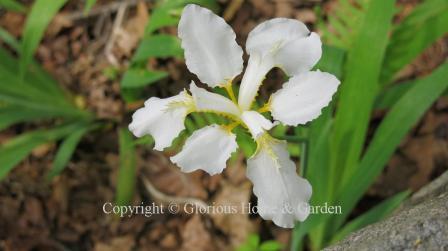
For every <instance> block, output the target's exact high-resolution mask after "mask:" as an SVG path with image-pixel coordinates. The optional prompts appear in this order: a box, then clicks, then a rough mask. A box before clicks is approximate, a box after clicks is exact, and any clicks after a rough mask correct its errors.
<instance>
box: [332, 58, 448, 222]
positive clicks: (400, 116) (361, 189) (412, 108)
mask: <svg viewBox="0 0 448 251" xmlns="http://www.w3.org/2000/svg"><path fill="white" fill-rule="evenodd" d="M447 80H448V63H445V64H443V65H441V66H440V67H439V68H437V69H436V70H435V71H434V72H433V73H432V74H431V75H429V76H428V77H425V78H423V79H419V80H417V81H416V83H415V84H414V85H413V86H412V87H411V88H410V89H409V90H408V91H407V92H406V94H404V95H403V97H401V98H400V100H398V101H397V102H396V104H395V105H394V106H393V107H392V109H391V110H390V111H389V113H388V114H387V115H386V117H385V118H384V119H383V121H382V122H381V124H380V126H379V127H378V129H377V130H376V132H375V135H374V137H373V139H372V142H371V143H370V145H369V147H368V148H367V151H366V153H365V155H364V157H363V158H362V160H361V162H360V164H359V167H358V168H357V169H356V172H355V173H354V174H353V175H352V176H351V178H350V179H349V180H348V182H347V184H345V186H344V187H343V189H342V190H341V192H340V195H339V196H338V200H337V202H338V203H339V205H341V206H342V209H343V210H342V215H341V217H339V219H338V225H339V224H341V223H342V222H343V220H345V218H346V217H347V216H348V213H349V212H350V211H351V210H352V209H353V208H354V207H355V205H356V203H357V201H358V200H359V199H360V198H361V197H362V195H363V194H364V193H365V191H366V190H367V189H368V188H369V186H370V185H371V184H372V183H373V182H374V180H375V178H376V177H378V175H379V174H380V173H381V171H382V170H383V168H384V167H385V165H386V163H387V161H388V160H389V159H390V157H391V156H392V154H393V153H394V151H395V149H396V148H397V147H398V145H399V144H400V142H401V141H402V139H403V137H404V136H405V135H406V134H407V133H408V132H409V130H410V129H411V128H412V126H413V125H414V124H415V123H417V121H418V120H419V119H420V117H421V116H422V115H423V114H424V112H425V111H426V110H427V109H428V108H429V107H430V106H431V104H432V103H433V102H434V101H435V100H436V99H437V98H438V97H439V96H440V95H441V94H442V93H443V92H444V90H446V89H447V88H448V81H447Z"/></svg>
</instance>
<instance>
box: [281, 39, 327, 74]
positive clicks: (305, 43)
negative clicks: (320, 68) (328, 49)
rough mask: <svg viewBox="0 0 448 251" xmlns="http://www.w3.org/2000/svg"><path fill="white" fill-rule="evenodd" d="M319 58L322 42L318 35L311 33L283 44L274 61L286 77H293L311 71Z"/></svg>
mask: <svg viewBox="0 0 448 251" xmlns="http://www.w3.org/2000/svg"><path fill="white" fill-rule="evenodd" d="M321 56H322V42H321V41H320V37H319V35H317V34H316V33H314V32H312V33H311V34H310V35H309V36H308V37H305V38H300V39H296V40H293V41H291V42H289V43H287V44H285V46H283V48H282V49H281V50H279V51H278V53H277V54H276V55H275V59H274V61H275V64H276V66H278V67H280V68H282V70H284V71H285V72H286V74H287V75H288V76H293V75H297V74H299V73H302V72H307V71H309V70H311V68H313V66H314V65H315V64H316V63H317V61H319V59H320V57H321Z"/></svg>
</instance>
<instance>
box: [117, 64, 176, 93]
mask: <svg viewBox="0 0 448 251" xmlns="http://www.w3.org/2000/svg"><path fill="white" fill-rule="evenodd" d="M167 76H168V73H166V72H164V71H149V70H146V69H138V68H130V69H128V71H126V73H125V74H124V76H123V79H122V80H121V87H123V88H138V87H144V86H146V85H150V84H152V83H155V82H157V81H159V80H160V79H163V78H165V77H167Z"/></svg>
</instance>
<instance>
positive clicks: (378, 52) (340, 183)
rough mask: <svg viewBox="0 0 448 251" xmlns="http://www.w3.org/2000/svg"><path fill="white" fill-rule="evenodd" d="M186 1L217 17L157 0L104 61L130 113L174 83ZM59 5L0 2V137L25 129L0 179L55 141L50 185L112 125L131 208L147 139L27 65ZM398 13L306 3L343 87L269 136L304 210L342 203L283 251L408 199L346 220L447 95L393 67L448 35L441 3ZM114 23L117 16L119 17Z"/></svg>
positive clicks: (364, 5) (394, 199)
mask: <svg viewBox="0 0 448 251" xmlns="http://www.w3.org/2000/svg"><path fill="white" fill-rule="evenodd" d="M25 2H30V1H25ZM242 2H243V1H231V3H229V5H232V4H233V5H234V7H235V6H236V9H237V8H238V6H240V5H241V4H242ZM187 3H196V4H200V5H202V6H205V7H208V8H210V9H212V10H213V11H215V12H216V13H222V11H221V10H222V8H221V7H222V4H219V3H218V2H216V1H214V0H191V1H187V0H170V1H158V2H157V3H156V4H153V5H151V8H149V9H148V13H149V15H148V17H147V20H146V25H145V27H144V31H143V33H142V34H141V38H140V39H139V42H138V45H137V47H136V49H135V50H133V51H132V56H131V57H130V59H129V63H128V64H127V66H126V67H125V68H123V67H121V66H120V64H116V62H115V63H114V60H119V59H112V60H110V61H111V64H110V65H109V66H107V67H105V68H104V69H103V75H104V76H106V77H107V78H109V79H111V80H116V81H119V83H120V86H119V88H120V95H121V98H122V100H123V101H124V102H125V103H126V106H127V108H128V112H129V113H131V112H132V111H133V110H135V109H136V108H138V107H139V106H141V104H142V100H144V99H146V98H148V93H149V92H148V90H151V88H156V89H157V88H159V89H160V88H161V89H162V91H161V92H159V93H170V92H172V90H169V89H168V88H166V90H163V89H164V87H163V86H161V85H160V84H159V83H161V81H162V80H166V79H169V78H170V77H172V76H170V71H169V70H164V69H158V68H154V67H153V66H154V65H155V64H154V62H164V61H166V60H170V59H173V58H176V59H178V60H180V61H181V60H182V58H183V51H182V48H181V47H180V42H179V39H178V38H177V36H176V35H175V33H174V34H173V32H172V29H173V28H175V27H176V26H177V22H178V21H179V17H180V13H181V11H182V8H183V7H184V6H185V4H187ZM66 4H67V1H66V0H35V1H32V4H31V5H30V4H24V3H23V2H21V1H15V0H0V6H1V7H2V8H4V9H5V10H7V11H10V12H18V13H23V14H24V15H26V22H25V24H24V28H23V31H22V33H21V35H20V39H19V40H18V39H17V38H16V37H15V36H13V35H11V34H10V32H8V31H7V30H6V29H4V28H2V27H0V40H1V41H2V44H3V46H2V47H0V59H1V60H0V111H1V112H0V129H1V130H6V129H8V128H11V127H14V126H18V125H19V126H20V125H22V124H24V123H26V124H32V125H34V126H33V127H31V128H32V129H31V130H26V131H24V132H21V133H19V134H17V135H16V136H15V137H13V138H11V139H9V140H7V141H6V142H4V143H3V142H2V145H1V147H0V178H2V179H4V178H5V177H7V175H8V173H9V172H10V171H11V169H12V168H14V167H15V166H16V165H18V164H19V163H20V162H21V161H23V160H24V159H26V158H27V156H28V155H29V154H30V153H31V152H32V151H33V150H34V149H36V147H38V146H41V145H43V144H47V143H48V142H57V146H58V148H57V151H56V152H55V154H54V158H53V161H52V167H51V169H49V170H48V173H47V174H46V177H47V181H48V182H51V179H52V178H54V177H56V176H57V175H59V174H60V173H61V172H62V171H63V170H64V168H65V167H66V166H67V163H69V161H70V159H71V158H72V155H73V154H74V152H75V151H76V149H77V146H78V144H79V143H80V142H81V141H82V139H83V137H84V136H85V135H87V134H89V133H100V134H101V133H102V131H104V130H110V128H114V129H115V131H116V134H117V139H118V142H119V149H117V151H118V152H119V156H120V161H119V171H118V172H117V183H116V196H115V200H116V202H117V203H118V204H121V205H126V204H129V203H132V201H133V198H134V191H135V189H136V183H137V165H138V164H137V163H138V152H137V149H138V148H141V147H143V148H151V146H152V144H153V141H152V139H151V138H150V137H149V136H147V137H144V138H141V139H134V138H133V136H132V135H131V134H130V133H129V132H128V130H127V128H126V125H127V124H128V123H129V120H128V118H129V117H126V119H124V120H122V121H116V120H114V119H104V118H101V117H99V116H97V115H96V114H95V113H94V112H92V111H90V110H89V109H87V107H86V105H85V100H83V97H82V96H79V95H77V94H74V93H71V92H70V91H68V90H67V89H66V88H65V86H64V85H61V84H59V83H58V82H57V81H56V80H55V79H54V78H53V77H52V76H51V75H49V74H48V73H47V72H46V71H45V70H44V69H43V67H42V66H41V65H40V63H39V62H38V61H37V60H35V58H34V54H35V52H36V50H37V48H38V46H39V44H40V42H41V41H42V39H43V37H44V36H45V31H46V29H47V27H48V25H49V23H50V22H51V21H52V20H53V18H55V16H56V14H57V13H58V12H59V11H60V10H61V8H63V7H64V5H66ZM96 4H98V3H96V1H95V0H93V1H92V0H88V1H85V3H84V8H83V10H82V15H85V16H87V15H88V13H90V12H92V11H94V10H95V8H97V9H99V8H101V5H98V6H97V7H95V6H96ZM397 6H398V5H397V3H396V1H393V0H375V1H373V0H370V1H369V0H353V1H351V0H339V1H335V3H334V5H333V8H332V10H331V11H330V12H329V14H328V13H327V12H325V11H324V10H323V8H322V6H321V5H319V4H317V5H315V6H314V9H313V11H314V13H316V16H317V18H318V19H317V21H316V24H315V27H314V29H318V30H319V32H320V33H321V35H322V39H323V41H324V46H323V58H322V59H321V60H320V62H319V63H318V65H317V66H316V69H320V70H322V71H327V72H331V73H332V74H335V75H336V76H337V77H338V78H339V79H340V80H341V82H342V85H341V87H340V88H339V91H338V93H337V97H335V98H334V100H333V101H332V103H331V105H330V106H329V107H327V108H325V109H324V112H323V114H322V116H320V117H319V118H318V119H316V120H315V121H313V122H311V123H309V124H307V125H305V126H299V127H297V128H286V127H284V126H277V127H276V128H274V129H273V134H274V135H275V136H276V137H278V138H283V139H287V140H288V142H289V150H290V152H291V155H292V156H293V157H294V158H296V159H297V160H298V163H299V164H298V166H300V168H299V169H300V170H299V171H300V173H301V174H302V175H303V176H304V177H306V178H307V179H308V180H309V181H310V182H311V184H312V185H313V196H312V199H311V204H312V205H322V204H324V203H325V202H327V203H329V204H332V205H341V206H342V214H340V215H325V214H314V215H310V217H309V218H308V219H307V220H306V221H305V222H303V223H298V224H297V225H296V227H295V228H294V230H293V231H292V238H291V243H290V244H289V246H290V249H291V250H301V249H303V248H305V249H310V250H319V249H321V248H323V247H325V246H327V245H329V244H332V243H335V242H336V241H338V240H341V239H343V238H344V237H345V236H347V234H349V233H351V232H352V231H355V230H358V229H360V228H362V227H364V226H366V225H368V224H371V223H373V222H376V221H378V220H381V219H383V218H384V217H386V216H387V215H389V214H390V213H391V212H392V211H393V210H394V209H395V208H397V207H398V206H399V205H400V203H401V202H402V201H403V200H404V199H405V198H406V197H407V196H408V195H409V192H410V191H409V190H405V191H403V192H401V193H398V194H395V195H393V196H391V197H389V198H387V199H385V200H383V201H381V202H379V203H377V204H376V205H375V206H373V207H371V208H370V209H369V210H366V211H364V212H363V213H362V214H358V215H357V217H353V215H352V214H351V213H352V212H353V210H354V209H355V208H356V206H357V205H358V203H359V201H360V200H361V199H362V198H363V196H364V195H365V193H366V192H367V190H368V189H369V187H370V186H371V185H372V184H373V183H374V181H375V180H376V179H377V178H378V176H379V175H380V174H381V172H382V171H383V169H384V168H385V167H386V165H387V163H388V161H389V160H390V158H391V157H392V155H393V154H394V152H395V151H396V149H397V147H398V146H399V144H400V143H401V142H402V141H403V139H404V138H405V137H406V135H408V133H409V132H410V131H411V129H412V128H413V127H414V126H415V125H416V124H417V123H418V122H419V121H420V119H421V118H422V116H423V115H424V113H425V112H426V111H427V110H428V109H429V108H430V107H431V105H432V104H433V103H434V102H435V101H436V100H437V99H438V98H439V97H441V96H443V95H445V96H446V90H447V87H448V65H447V64H446V62H443V63H442V64H440V65H439V66H438V67H437V68H436V69H434V70H433V71H431V72H429V73H428V74H426V75H425V76H421V77H420V76H417V77H415V78H413V79H409V80H406V81H404V82H403V81H401V80H399V78H398V76H399V72H400V71H401V70H403V69H404V68H405V67H406V66H407V65H409V64H410V63H412V62H413V61H414V60H415V59H416V58H417V57H418V56H419V55H421V54H422V53H423V52H424V51H425V50H426V49H427V48H428V47H430V46H431V45H433V44H434V43H435V42H436V41H437V40H438V39H440V38H442V37H443V36H445V35H446V33H447V31H448V25H447V24H448V1H447V0H426V1H422V2H421V3H418V4H417V5H416V6H415V7H414V8H413V9H412V10H411V11H410V12H409V13H408V14H407V15H405V16H404V17H403V16H397V15H398V13H400V12H401V11H402V10H401V9H399V7H397ZM227 14H228V13H227ZM119 15H124V14H123V13H121V12H120V8H118V11H117V16H119ZM114 25H115V23H114ZM118 25H120V24H118ZM106 47H107V45H106ZM284 78H285V77H284ZM284 80H285V79H283V80H282V81H281V82H284ZM184 84H185V87H186V86H187V83H184ZM278 84H280V83H278ZM215 91H217V92H220V91H221V90H215ZM235 91H237V90H235ZM153 93H154V92H153ZM378 111H381V112H384V116H383V117H382V119H381V120H380V121H379V122H378V124H377V125H375V128H374V133H372V135H369V128H371V123H372V120H373V119H374V118H373V116H374V114H375V113H377V112H378ZM211 123H218V124H224V123H227V121H226V119H225V118H223V117H219V116H217V115H212V114H207V113H205V114H199V113H193V114H191V115H190V116H188V119H187V120H186V127H187V130H186V131H185V132H183V133H182V134H181V136H179V138H178V139H176V142H175V144H174V145H173V146H172V147H171V148H170V149H169V152H174V151H177V150H178V149H179V147H180V146H181V145H182V144H181V143H182V142H183V141H184V140H185V139H186V137H188V135H190V134H191V133H192V132H193V131H194V130H196V129H198V128H201V127H203V126H204V125H207V124H211ZM237 136H238V143H239V145H240V149H241V152H242V154H243V155H244V156H246V157H249V156H250V155H251V154H252V153H253V151H254V147H255V144H254V142H253V141H252V139H251V138H250V136H249V135H248V134H247V133H245V132H244V131H243V130H241V128H237ZM239 156H240V154H239V153H237V154H234V156H233V158H232V159H233V161H232V162H235V161H238V160H241V158H239ZM282 248H283V249H284V248H286V247H285V246H282V245H281V244H279V243H278V242H276V241H266V242H261V241H260V236H259V235H257V234H256V235H250V236H249V237H248V238H247V239H246V241H245V242H244V243H242V244H241V245H240V246H239V248H238V249H237V250H244V251H246V250H247V251H248V250H261V251H267V250H280V249H282Z"/></svg>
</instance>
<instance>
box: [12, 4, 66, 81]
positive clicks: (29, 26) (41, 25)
mask: <svg viewBox="0 0 448 251" xmlns="http://www.w3.org/2000/svg"><path fill="white" fill-rule="evenodd" d="M66 2H67V0H36V1H35V2H34V4H33V7H32V8H31V12H30V14H29V15H28V17H27V19H26V22H25V28H24V30H23V34H22V37H23V39H22V47H21V50H20V56H21V61H20V75H21V76H24V74H25V72H26V70H27V68H28V65H29V63H30V62H31V59H32V58H33V55H34V51H35V50H36V48H37V46H38V45H39V42H40V40H41V39H42V36H43V35H44V32H45V30H46V28H47V25H48V24H49V23H50V21H51V20H52V19H53V17H54V15H56V13H57V12H58V11H59V9H60V8H62V6H64V4H65V3H66Z"/></svg>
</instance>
